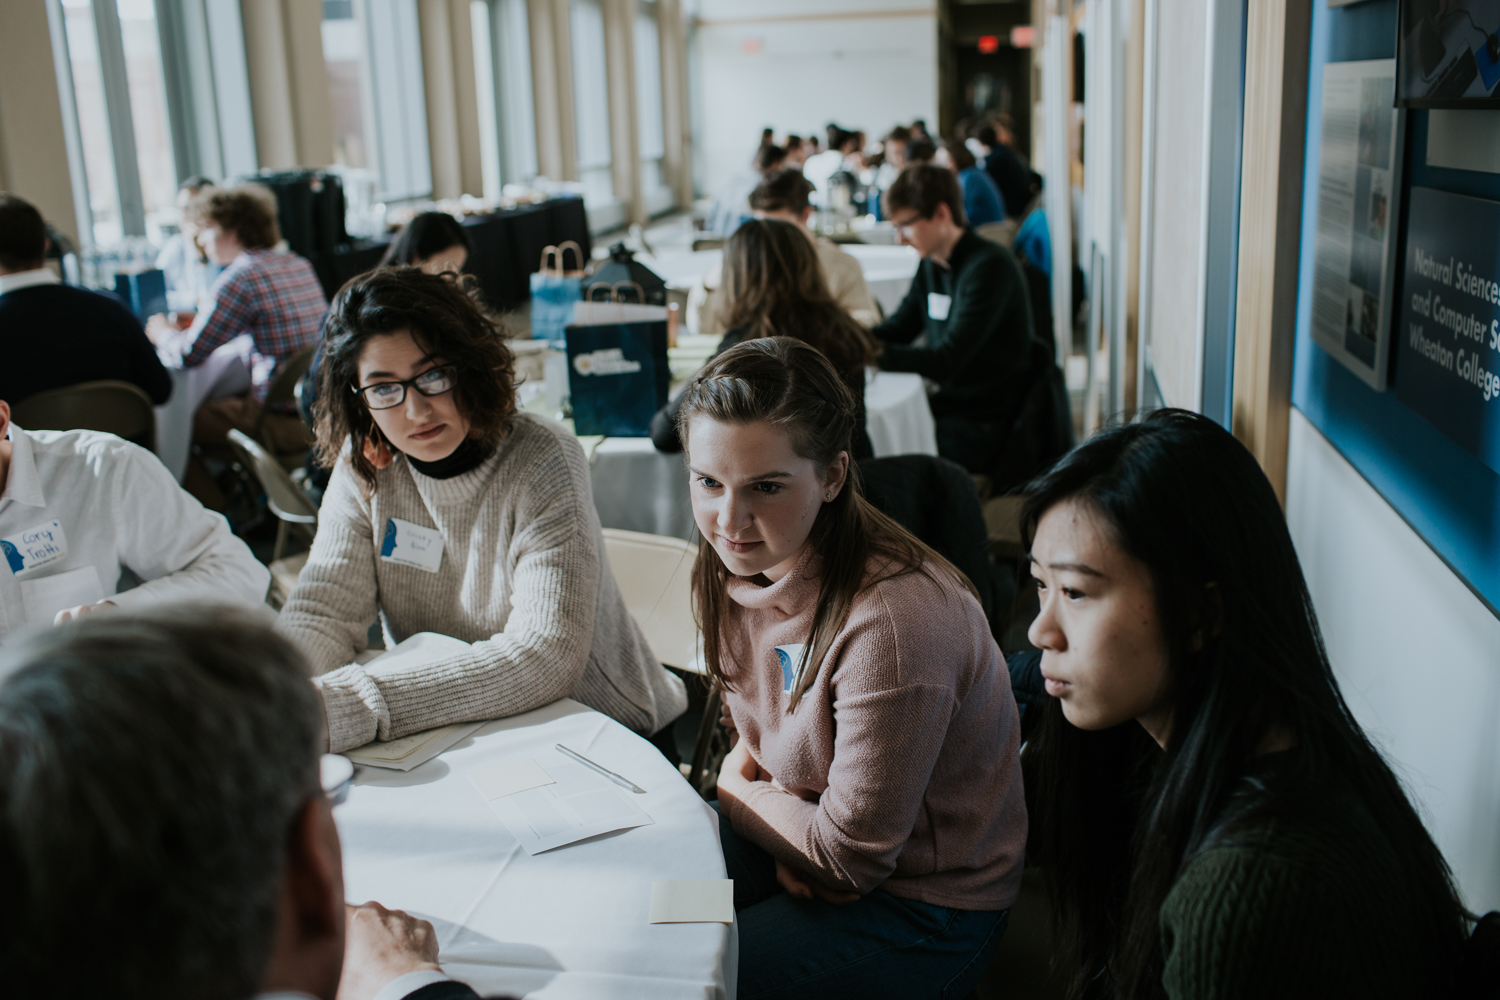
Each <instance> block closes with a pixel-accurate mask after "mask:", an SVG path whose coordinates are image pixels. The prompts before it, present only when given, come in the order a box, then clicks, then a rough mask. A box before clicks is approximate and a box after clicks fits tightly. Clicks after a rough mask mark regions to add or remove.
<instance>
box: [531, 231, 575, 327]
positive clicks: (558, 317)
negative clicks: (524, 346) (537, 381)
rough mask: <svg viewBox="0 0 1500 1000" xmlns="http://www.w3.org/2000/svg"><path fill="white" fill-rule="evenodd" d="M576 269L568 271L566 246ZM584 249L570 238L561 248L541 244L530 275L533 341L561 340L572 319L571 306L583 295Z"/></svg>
mask: <svg viewBox="0 0 1500 1000" xmlns="http://www.w3.org/2000/svg"><path fill="white" fill-rule="evenodd" d="M570 247H571V248H572V250H573V255H574V257H575V259H576V260H577V262H578V270H576V271H567V270H565V269H564V268H565V267H566V265H565V263H564V260H565V259H566V254H567V251H568V249H569V248H570ZM582 279H583V251H582V250H580V249H579V248H578V244H577V243H574V242H573V241H572V240H568V241H567V242H565V243H563V244H562V246H561V247H553V246H549V247H544V248H543V249H542V264H541V267H540V269H538V270H537V271H536V273H534V274H533V275H532V276H531V336H532V337H533V338H534V339H536V340H562V339H563V331H564V330H566V329H567V326H568V324H569V323H571V322H573V306H574V304H575V303H577V302H578V300H579V299H580V298H582Z"/></svg>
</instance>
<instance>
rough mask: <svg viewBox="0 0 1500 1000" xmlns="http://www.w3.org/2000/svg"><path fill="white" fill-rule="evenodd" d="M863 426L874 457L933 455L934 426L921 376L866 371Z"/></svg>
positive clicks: (908, 373) (936, 451)
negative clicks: (867, 433)
mask: <svg viewBox="0 0 1500 1000" xmlns="http://www.w3.org/2000/svg"><path fill="white" fill-rule="evenodd" d="M865 430H867V431H868V432H869V434H870V444H871V446H872V447H873V448H874V449H875V457H876V458H886V457H889V456H891V455H936V454H937V453H938V450H937V427H936V425H934V424H933V422H932V408H931V407H930V406H928V405H927V386H926V385H925V384H924V383H923V381H922V376H920V375H916V374H913V373H911V372H883V371H875V370H873V369H871V370H868V371H866V373H865Z"/></svg>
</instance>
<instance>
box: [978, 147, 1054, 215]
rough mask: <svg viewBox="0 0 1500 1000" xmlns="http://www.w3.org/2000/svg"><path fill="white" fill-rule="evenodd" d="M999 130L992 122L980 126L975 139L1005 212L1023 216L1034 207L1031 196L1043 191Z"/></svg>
mask: <svg viewBox="0 0 1500 1000" xmlns="http://www.w3.org/2000/svg"><path fill="white" fill-rule="evenodd" d="M1000 134H1001V133H1000V130H999V129H998V128H997V127H996V126H995V125H994V124H993V123H991V124H986V125H981V126H980V127H979V129H978V131H976V132H975V133H974V138H976V139H978V140H979V144H980V145H981V146H983V147H984V172H985V173H987V174H989V175H990V179H991V180H993V181H994V182H995V186H996V187H997V188H999V189H1000V197H1001V198H1003V199H1004V200H1005V214H1006V215H1008V216H1010V217H1011V218H1013V219H1021V218H1023V217H1024V216H1025V215H1026V211H1027V209H1028V208H1030V207H1031V199H1032V198H1034V197H1035V196H1036V194H1037V192H1038V191H1040V190H1041V187H1040V183H1039V178H1037V176H1036V174H1034V173H1033V172H1032V170H1031V168H1030V167H1028V166H1027V165H1026V164H1025V163H1024V162H1023V161H1022V160H1021V157H1020V156H1019V155H1017V153H1016V151H1015V150H1014V149H1012V148H1011V147H1010V146H1008V145H1007V144H1006V143H1004V142H1002V141H1001V139H1000Z"/></svg>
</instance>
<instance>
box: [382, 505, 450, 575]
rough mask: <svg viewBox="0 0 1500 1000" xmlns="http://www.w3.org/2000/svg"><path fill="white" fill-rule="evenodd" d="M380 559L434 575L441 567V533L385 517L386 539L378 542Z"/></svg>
mask: <svg viewBox="0 0 1500 1000" xmlns="http://www.w3.org/2000/svg"><path fill="white" fill-rule="evenodd" d="M380 558H381V559H383V560H384V561H386V562H393V563H400V564H401V565H403V566H415V567H417V569H425V570H426V571H427V572H429V573H436V572H437V571H438V567H439V566H441V565H442V564H443V533H442V532H441V531H439V530H438V529H436V528H424V527H422V526H421V525H420V524H412V523H411V522H410V521H403V520H401V518H399V517H392V518H388V519H386V522H385V537H384V538H383V539H381V542H380Z"/></svg>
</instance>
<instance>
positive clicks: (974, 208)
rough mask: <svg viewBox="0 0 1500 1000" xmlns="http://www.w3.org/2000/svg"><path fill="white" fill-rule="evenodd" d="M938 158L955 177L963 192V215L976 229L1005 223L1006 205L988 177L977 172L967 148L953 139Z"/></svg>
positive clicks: (978, 168)
mask: <svg viewBox="0 0 1500 1000" xmlns="http://www.w3.org/2000/svg"><path fill="white" fill-rule="evenodd" d="M940 155H941V156H942V157H943V158H944V159H945V160H946V161H947V162H945V163H941V164H939V165H940V166H945V167H947V168H949V169H950V170H952V171H953V172H954V173H956V174H958V186H959V187H961V188H962V189H963V192H964V213H965V214H966V215H968V217H969V225H971V226H973V227H975V228H976V229H977V228H978V227H980V226H987V225H990V224H991V223H994V222H1003V221H1004V220H1005V203H1004V202H1003V201H1002V200H1001V198H1000V189H999V188H997V187H996V186H995V182H994V180H993V179H992V178H991V177H990V175H989V174H987V173H985V172H984V171H983V170H981V169H980V167H979V164H978V162H977V161H976V160H975V159H974V154H973V153H971V152H969V147H968V146H965V145H964V144H963V143H962V142H959V141H957V140H953V139H947V140H944V142H943V145H942V149H941V151H940Z"/></svg>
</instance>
